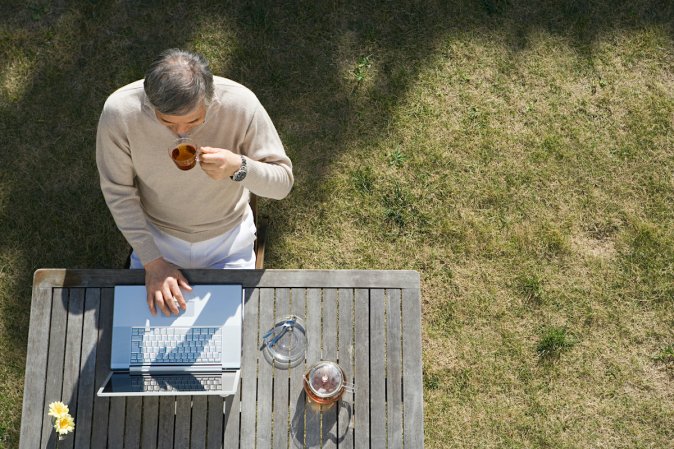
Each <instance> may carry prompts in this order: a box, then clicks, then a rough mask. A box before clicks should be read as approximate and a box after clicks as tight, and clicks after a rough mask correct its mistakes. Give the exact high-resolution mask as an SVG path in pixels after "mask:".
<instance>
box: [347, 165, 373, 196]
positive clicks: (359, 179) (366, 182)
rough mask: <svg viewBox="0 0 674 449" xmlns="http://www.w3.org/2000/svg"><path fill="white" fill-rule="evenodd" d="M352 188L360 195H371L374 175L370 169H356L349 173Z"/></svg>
mask: <svg viewBox="0 0 674 449" xmlns="http://www.w3.org/2000/svg"><path fill="white" fill-rule="evenodd" d="M351 181H352V182H353V186H354V187H355V189H356V190H357V191H358V192H360V193H366V194H369V193H372V192H373V191H374V175H373V174H372V167H369V166H367V167H358V168H357V169H356V170H354V171H353V172H352V173H351Z"/></svg>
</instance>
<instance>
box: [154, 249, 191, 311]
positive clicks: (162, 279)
mask: <svg viewBox="0 0 674 449" xmlns="http://www.w3.org/2000/svg"><path fill="white" fill-rule="evenodd" d="M181 288H183V289H185V290H187V291H191V290H192V287H190V285H189V284H188V283H187V279H185V277H184V276H183V274H182V273H181V272H180V270H179V269H178V267H177V266H175V265H173V264H171V263H168V262H167V261H165V260H164V258H163V257H160V258H158V259H155V260H153V261H152V262H149V263H148V264H147V265H145V289H146V290H147V305H148V306H149V307H150V312H151V313H152V315H156V314H157V308H159V310H161V311H162V312H164V315H166V316H170V315H171V313H174V314H176V315H178V314H179V313H180V311H179V310H178V307H180V308H181V309H183V310H185V309H186V308H187V305H186V304H185V298H183V295H182V293H181V292H180V289H181Z"/></svg>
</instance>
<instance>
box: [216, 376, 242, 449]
mask: <svg viewBox="0 0 674 449" xmlns="http://www.w3.org/2000/svg"><path fill="white" fill-rule="evenodd" d="M223 407H224V410H225V412H224V413H225V415H224V419H225V421H226V424H225V429H224V434H223V438H221V439H220V442H221V445H220V446H218V447H224V448H228V447H237V446H238V444H239V421H240V419H241V383H239V391H237V392H236V394H235V395H232V396H228V397H227V398H226V400H225V401H224V403H223V404H222V405H221V406H220V410H223ZM220 417H221V418H220V422H221V423H222V420H223V416H222V411H221V412H220ZM220 427H221V428H222V424H220Z"/></svg>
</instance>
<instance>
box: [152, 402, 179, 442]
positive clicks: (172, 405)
mask: <svg viewBox="0 0 674 449" xmlns="http://www.w3.org/2000/svg"><path fill="white" fill-rule="evenodd" d="M175 399H176V398H175V396H160V397H159V422H158V425H157V447H158V448H159V449H173V431H174V426H175V410H176V402H175Z"/></svg>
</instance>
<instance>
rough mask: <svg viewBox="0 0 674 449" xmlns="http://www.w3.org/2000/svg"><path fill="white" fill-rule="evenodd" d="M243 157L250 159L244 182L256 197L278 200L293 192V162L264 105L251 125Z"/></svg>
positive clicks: (244, 145)
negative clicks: (291, 190)
mask: <svg viewBox="0 0 674 449" xmlns="http://www.w3.org/2000/svg"><path fill="white" fill-rule="evenodd" d="M241 154H242V155H244V156H246V157H247V158H248V160H247V165H248V174H247V175H246V178H245V179H244V180H243V181H242V184H243V186H244V187H246V188H247V189H248V190H250V191H251V192H252V193H254V194H255V195H258V196H262V197H265V198H272V199H275V200H280V199H283V198H285V197H286V196H287V195H288V193H290V189H292V186H293V182H294V179H293V169H292V163H291V162H290V159H289V158H288V156H287V155H286V153H285V151H284V149H283V144H282V143H281V138H280V137H279V135H278V132H277V131H276V128H275V127H274V124H273V123H272V121H271V118H270V117H269V115H268V114H267V111H265V109H264V108H263V107H262V106H261V105H260V106H258V108H257V110H256V111H255V113H254V114H253V117H252V120H251V122H250V125H249V126H248V129H247V131H246V135H245V138H244V142H243V145H242V148H241Z"/></svg>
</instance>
